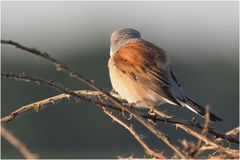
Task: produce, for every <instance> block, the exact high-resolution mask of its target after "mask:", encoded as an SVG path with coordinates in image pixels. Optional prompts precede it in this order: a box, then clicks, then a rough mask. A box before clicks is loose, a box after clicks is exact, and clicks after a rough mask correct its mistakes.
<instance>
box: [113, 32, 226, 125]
mask: <svg viewBox="0 0 240 160" xmlns="http://www.w3.org/2000/svg"><path fill="white" fill-rule="evenodd" d="M108 68H109V75H110V80H111V84H112V87H113V90H114V91H116V92H117V93H118V94H119V95H120V96H121V97H122V98H123V99H125V100H127V102H128V103H130V104H134V106H135V107H137V108H145V109H149V110H152V109H154V108H155V107H157V106H159V105H161V104H164V103H168V104H171V105H176V106H182V107H186V108H188V109H190V110H191V111H193V112H195V113H197V114H199V115H200V116H202V117H204V116H205V114H206V109H205V108H204V107H202V106H200V105H199V104H198V103H196V102H195V101H193V100H192V99H191V98H190V97H189V96H188V95H187V94H186V93H185V92H184V90H183V88H182V86H181V85H180V84H179V82H178V80H177V78H176V77H175V76H174V74H173V71H172V70H171V68H170V59H169V57H168V55H167V54H166V52H165V51H164V50H163V49H161V48H160V47H158V46H156V45H154V44H153V43H151V42H149V41H146V40H144V39H142V38H141V33H140V32H139V31H137V30H135V29H133V28H123V29H119V30H116V31H114V32H112V34H111V39H110V58H109V60H108ZM209 119H210V121H212V122H216V121H222V119H221V118H219V117H217V116H216V115H214V114H213V113H209Z"/></svg>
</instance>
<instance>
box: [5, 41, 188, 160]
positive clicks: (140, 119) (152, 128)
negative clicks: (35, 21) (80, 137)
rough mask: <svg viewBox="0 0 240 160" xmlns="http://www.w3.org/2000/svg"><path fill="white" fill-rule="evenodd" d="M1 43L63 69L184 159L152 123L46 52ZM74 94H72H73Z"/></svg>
mask: <svg viewBox="0 0 240 160" xmlns="http://www.w3.org/2000/svg"><path fill="white" fill-rule="evenodd" d="M1 43H3V44H10V45H14V46H16V47H17V48H20V49H22V50H25V51H28V52H29V53H32V54H34V55H37V56H40V57H42V58H44V59H46V60H48V61H49V62H51V63H53V64H54V65H55V66H56V67H57V69H61V68H62V69H64V70H65V71H67V73H69V75H70V76H71V77H74V78H76V79H77V80H79V81H81V82H83V83H85V84H86V85H88V86H89V87H91V88H93V89H95V90H97V91H100V92H101V93H102V94H104V95H105V96H106V97H107V98H108V99H109V100H111V102H112V103H113V104H114V106H116V107H118V108H121V109H122V111H123V112H124V111H125V112H127V113H128V114H130V115H132V116H133V117H134V118H135V119H136V120H137V121H138V122H140V123H141V124H142V125H144V126H145V127H146V128H147V129H148V130H149V131H150V132H152V133H153V134H154V135H155V136H156V137H157V138H158V139H160V140H162V141H163V142H164V143H165V144H166V145H167V146H168V147H170V148H171V149H172V150H173V151H174V152H175V153H176V154H177V155H178V156H179V157H180V158H185V157H184V155H183V153H182V152H181V151H180V150H179V149H178V148H177V147H176V146H175V145H174V144H173V143H172V142H171V140H170V139H169V138H168V137H167V136H166V135H164V134H163V133H162V132H161V131H160V130H158V129H157V128H156V127H155V126H154V125H153V124H152V123H150V122H148V121H147V120H145V119H144V118H143V117H141V116H140V115H139V114H138V113H137V112H136V111H134V110H132V109H131V108H129V107H127V106H124V105H122V103H121V102H120V101H119V100H118V99H116V98H115V97H113V96H111V95H110V94H109V93H107V92H105V91H103V90H102V89H100V88H98V87H97V86H96V85H95V84H94V83H93V82H91V81H90V80H88V79H86V78H84V77H83V76H82V75H80V74H79V73H78V72H76V71H75V70H73V69H72V68H70V67H68V66H66V65H64V64H62V63H60V62H58V61H57V60H55V59H54V58H52V57H50V56H49V54H47V53H46V52H41V51H39V50H37V49H34V48H29V47H26V46H23V45H20V44H19V43H17V42H14V41H7V40H1ZM73 93H74V92H73Z"/></svg>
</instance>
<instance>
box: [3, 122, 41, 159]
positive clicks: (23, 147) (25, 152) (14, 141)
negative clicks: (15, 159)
mask: <svg viewBox="0 0 240 160" xmlns="http://www.w3.org/2000/svg"><path fill="white" fill-rule="evenodd" d="M1 136H2V137H3V138H4V139H6V140H7V141H8V142H9V143H10V144H11V145H12V146H13V147H14V148H16V150H17V151H18V152H20V153H21V154H22V155H23V157H25V158H26V159H37V155H36V154H33V153H32V152H31V151H30V150H29V149H28V148H27V147H26V145H24V144H23V143H22V142H21V141H20V140H19V139H17V138H16V137H15V136H14V135H12V134H11V133H10V132H9V131H8V130H7V129H5V128H4V127H3V126H1Z"/></svg>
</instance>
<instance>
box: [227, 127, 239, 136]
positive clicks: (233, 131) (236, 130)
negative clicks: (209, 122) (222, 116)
mask: <svg viewBox="0 0 240 160" xmlns="http://www.w3.org/2000/svg"><path fill="white" fill-rule="evenodd" d="M239 133H240V128H239V127H236V128H234V129H232V130H230V131H228V132H227V133H226V135H232V136H235V135H237V134H239Z"/></svg>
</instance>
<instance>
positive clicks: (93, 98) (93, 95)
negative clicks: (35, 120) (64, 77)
mask: <svg viewBox="0 0 240 160" xmlns="http://www.w3.org/2000/svg"><path fill="white" fill-rule="evenodd" d="M1 76H2V78H14V79H18V80H23V81H25V80H27V81H33V82H35V83H37V84H38V83H40V82H41V83H44V84H46V85H48V86H50V87H53V88H55V89H56V87H58V86H60V87H61V88H59V89H57V90H62V91H63V92H64V94H60V95H57V96H54V97H49V98H47V99H44V100H41V101H38V102H34V103H31V104H28V105H24V106H22V107H20V108H19V109H17V110H16V111H14V112H12V113H11V114H9V115H7V116H5V117H3V118H1V122H7V121H10V120H12V119H14V118H15V117H16V116H18V115H19V114H21V113H24V112H26V111H28V110H31V109H35V110H39V109H40V108H41V107H42V106H44V105H47V104H49V103H56V102H57V101H59V100H61V99H69V98H70V96H73V97H75V98H81V99H84V100H86V101H89V102H92V103H94V104H97V105H101V106H107V107H109V108H112V109H115V110H118V111H121V109H119V108H117V107H115V106H114V105H113V104H112V103H111V102H109V101H108V100H107V99H106V97H104V96H103V95H102V94H101V92H99V91H89V90H78V91H70V90H69V89H67V87H64V86H63V85H62V84H60V83H56V82H54V81H51V80H44V79H41V78H38V77H36V76H30V75H26V74H20V73H18V74H15V73H4V72H3V73H2V75H1ZM70 92H75V94H71V93H70ZM68 93H70V94H68ZM76 94H77V95H76ZM112 95H113V96H114V97H116V98H118V99H119V101H121V99H120V98H119V97H118V95H116V94H113V93H112ZM125 105H127V104H126V103H125ZM128 106H129V107H131V105H130V104H129V105H128ZM155 112H156V113H157V115H161V116H163V117H156V116H151V115H149V114H144V113H140V112H139V114H140V115H141V116H142V117H144V118H147V119H151V120H153V121H155V122H156V121H161V122H167V123H173V124H182V125H184V126H189V127H196V128H199V129H203V128H204V127H202V125H201V124H200V123H198V122H196V121H195V122H192V121H184V120H180V119H176V118H166V117H170V116H169V115H166V113H163V112H161V113H160V111H159V110H155ZM207 130H208V132H209V133H212V134H213V135H215V136H217V137H221V138H223V139H226V140H228V141H230V142H233V143H238V142H239V140H238V138H235V137H233V136H231V135H225V134H224V133H221V132H220V131H217V130H215V129H213V128H211V127H208V128H207Z"/></svg>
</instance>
